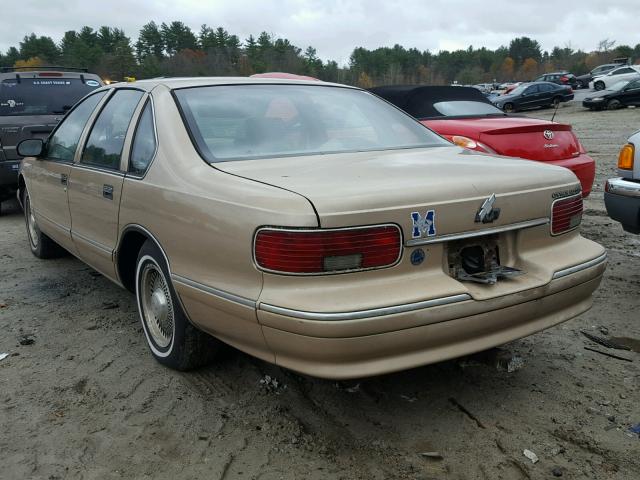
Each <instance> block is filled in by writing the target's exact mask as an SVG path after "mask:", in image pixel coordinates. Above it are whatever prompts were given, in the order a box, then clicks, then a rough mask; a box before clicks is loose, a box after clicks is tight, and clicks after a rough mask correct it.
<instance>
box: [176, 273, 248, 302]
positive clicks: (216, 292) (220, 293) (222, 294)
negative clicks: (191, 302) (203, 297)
mask: <svg viewBox="0 0 640 480" xmlns="http://www.w3.org/2000/svg"><path fill="white" fill-rule="evenodd" d="M171 279H172V280H173V281H174V282H176V283H181V284H182V285H186V286H187V287H191V288H195V289H197V290H200V291H202V292H205V293H208V294H210V295H213V296H215V297H218V298H222V299H224V300H229V301H231V302H234V303H238V304H240V305H244V306H245V307H251V308H253V309H255V308H256V302H255V301H254V300H251V299H249V298H246V297H241V296H240V295H235V294H233V293H229V292H226V291H224V290H220V289H218V288H214V287H209V286H208V285H204V284H202V283H199V282H196V281H194V280H191V279H189V278H187V277H183V276H182V275H178V274H176V273H172V274H171Z"/></svg>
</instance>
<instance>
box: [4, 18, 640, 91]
mask: <svg viewBox="0 0 640 480" xmlns="http://www.w3.org/2000/svg"><path fill="white" fill-rule="evenodd" d="M615 57H631V58H640V44H638V45H636V46H635V47H633V48H632V47H631V46H627V45H619V46H617V47H616V46H615V41H614V40H609V39H605V40H603V41H601V42H600V43H599V44H598V49H597V50H596V51H595V52H591V53H589V54H587V53H585V52H582V51H580V50H574V49H573V48H571V46H570V45H566V46H564V47H555V48H553V49H552V50H551V52H546V51H544V52H543V51H542V49H541V47H540V44H539V43H538V42H537V41H536V40H533V39H531V38H529V37H519V38H514V39H513V40H512V41H511V42H510V43H509V46H508V47H506V46H502V47H499V48H497V49H495V50H489V49H487V48H484V47H483V48H479V49H474V48H473V47H471V46H470V47H468V48H467V49H463V50H456V51H446V50H444V51H441V52H438V53H432V52H429V51H427V50H418V49H416V48H405V47H403V46H402V45H397V44H396V45H394V46H393V47H380V48H375V49H373V50H369V49H366V48H363V47H357V48H355V49H354V50H353V52H352V54H351V56H350V58H349V65H348V66H347V67H341V66H339V65H338V64H337V63H336V62H335V61H333V60H329V61H326V62H324V61H323V60H322V59H321V58H319V57H318V52H317V51H316V49H315V48H314V47H313V46H309V47H307V48H306V49H305V50H304V51H303V50H302V49H300V48H299V47H297V46H295V45H293V44H292V43H291V42H290V41H289V40H288V39H286V38H279V37H276V36H274V35H273V34H270V33H268V32H261V33H260V34H259V35H258V36H257V37H254V36H253V35H249V37H248V38H246V39H245V40H244V42H241V41H240V39H239V38H238V36H237V35H233V34H232V33H230V32H228V31H227V30H226V29H224V28H223V27H216V28H214V27H210V26H208V25H206V24H203V25H202V26H201V27H200V30H199V31H198V32H197V34H196V33H194V32H193V31H192V30H191V28H189V27H188V26H187V25H185V24H184V23H183V22H180V21H173V22H170V23H168V24H167V23H162V24H161V25H158V24H157V23H155V22H153V21H152V22H149V23H147V24H146V25H144V26H143V27H142V28H141V29H140V31H139V32H138V38H137V40H136V41H135V42H132V41H131V40H130V38H129V37H127V36H126V34H125V32H124V31H123V30H122V29H119V28H116V27H110V26H101V27H99V28H98V29H97V30H94V29H93V28H92V27H89V26H84V27H82V28H81V29H80V30H79V31H76V30H70V31H68V32H65V34H64V35H63V37H62V39H60V42H59V43H58V44H57V45H56V43H55V42H54V41H53V40H52V39H51V38H49V37H43V36H40V37H38V36H36V35H35V34H33V33H32V34H30V35H27V36H25V37H24V39H23V41H22V42H20V44H19V48H16V47H11V48H9V50H8V51H7V52H6V53H5V54H4V55H2V54H0V66H13V65H15V64H16V62H18V61H22V62H28V61H31V62H33V61H35V60H33V59H38V61H41V62H45V63H61V64H63V65H65V66H75V67H86V68H89V69H90V70H91V71H95V72H96V73H98V74H100V75H102V76H103V77H105V78H108V79H110V80H122V79H123V78H124V77H136V78H149V77H157V76H171V75H175V76H185V75H213V76H216V75H218V76H225V75H242V76H246V75H251V74H253V73H261V72H270V71H281V72H288V73H294V74H301V75H309V76H312V77H316V78H319V79H321V80H327V81H331V82H339V83H349V84H357V85H363V86H369V85H381V84H399V83H430V84H443V83H451V82H458V83H461V84H473V83H480V82H492V81H501V82H502V81H512V80H530V79H531V78H534V77H535V76H537V75H539V74H541V73H543V72H546V71H552V70H560V69H566V70H570V71H572V72H573V73H575V74H576V75H579V74H582V73H585V72H587V71H589V70H590V69H592V68H593V67H595V66H597V65H599V64H601V63H607V62H610V61H611V60H612V59H613V58H615Z"/></svg>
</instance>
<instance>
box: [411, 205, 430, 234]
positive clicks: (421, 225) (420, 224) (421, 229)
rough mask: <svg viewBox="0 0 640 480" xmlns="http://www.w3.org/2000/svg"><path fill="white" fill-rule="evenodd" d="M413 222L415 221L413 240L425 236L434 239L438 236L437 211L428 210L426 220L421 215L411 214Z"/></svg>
mask: <svg viewBox="0 0 640 480" xmlns="http://www.w3.org/2000/svg"><path fill="white" fill-rule="evenodd" d="M411 220H413V234H412V237H413V238H420V237H422V236H424V235H426V236H427V237H433V236H435V234H436V211H435V210H427V213H425V215H424V218H423V217H422V215H420V213H418V212H413V213H411Z"/></svg>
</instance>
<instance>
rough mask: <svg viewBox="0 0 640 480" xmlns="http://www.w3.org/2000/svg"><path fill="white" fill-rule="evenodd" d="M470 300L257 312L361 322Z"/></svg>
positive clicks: (264, 308)
mask: <svg viewBox="0 0 640 480" xmlns="http://www.w3.org/2000/svg"><path fill="white" fill-rule="evenodd" d="M467 300H472V297H471V295H469V294H468V293H461V294H459V295H451V296H448V297H441V298H434V299H431V300H423V301H421V302H414V303H405V304H402V305H393V306H390V307H380V308H371V309H368V310H356V311H353V312H335V313H321V312H307V311H303V310H294V309H291V308H284V307H278V306H276V305H271V304H269V303H260V304H259V305H258V310H262V311H264V312H269V313H276V314H279V315H285V316H287V317H293V318H300V319H303V320H319V321H328V320H329V321H340V320H361V319H364V318H371V317H381V316H384V315H396V314H399V313H406V312H413V311H415V310H422V309H424V308H430V307H439V306H443V305H450V304H452V303H459V302H466V301H467Z"/></svg>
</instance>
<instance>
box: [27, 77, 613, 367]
mask: <svg viewBox="0 0 640 480" xmlns="http://www.w3.org/2000/svg"><path fill="white" fill-rule="evenodd" d="M19 148H20V153H21V155H23V156H25V157H26V158H25V159H24V160H23V162H22V168H21V173H20V198H21V202H22V204H23V206H24V212H25V217H26V224H27V231H28V238H29V245H30V248H31V250H32V252H33V253H34V254H35V255H36V256H38V257H40V258H48V257H52V256H55V255H58V254H60V253H62V252H64V251H68V252H71V253H72V254H73V255H75V256H77V257H78V258H79V259H81V260H82V261H84V262H86V263H87V264H89V265H90V266H91V267H93V268H95V269H96V270H98V271H99V272H101V273H102V274H104V275H105V276H106V277H108V278H109V279H111V280H113V281H114V282H116V283H118V284H119V285H121V286H123V287H125V288H127V289H128V290H130V291H132V292H135V294H136V296H137V302H138V308H139V312H140V318H141V322H142V326H143V329H144V333H145V336H146V339H147V342H148V344H149V347H150V349H151V352H152V353H153V355H154V356H155V358H156V359H157V360H158V361H160V362H161V363H163V364H165V365H168V366H170V367H173V368H177V369H189V368H193V367H196V366H199V365H202V364H204V363H206V362H208V361H210V360H211V359H212V357H213V356H214V353H215V351H216V347H217V346H218V345H219V342H220V341H222V342H225V343H227V344H230V345H233V346H234V347H237V348H238V349H240V350H243V351H245V352H248V353H250V354H251V355H254V356H256V357H258V358H261V359H263V360H265V361H268V362H273V363H276V364H278V365H282V366H284V367H287V368H290V369H292V370H296V371H299V372H303V373H307V374H311V375H314V376H319V377H327V378H350V377H360V376H367V375H376V374H381V373H385V372H391V371H397V370H401V369H406V368H411V367H415V366H418V365H424V364H428V363H432V362H438V361H441V360H445V359H449V358H453V357H457V356H461V355H465V354H469V353H472V352H477V351H480V350H483V349H487V348H489V347H493V346H496V345H500V344H504V343H506V342H509V341H511V340H514V339H517V338H520V337H524V336H526V335H530V334H532V333H534V332H537V331H540V330H542V329H545V328H548V327H551V326H553V325H556V324H558V323H560V322H563V321H565V320H568V319H570V318H572V317H575V316H576V315H578V314H580V313H582V312H584V311H586V310H588V309H589V308H590V306H591V302H592V298H591V294H592V292H593V291H594V290H595V289H596V288H597V287H598V284H599V283H600V280H601V278H602V274H603V271H604V269H605V264H606V254H605V251H604V249H603V248H602V247H601V246H600V245H598V244H597V243H594V242H592V241H590V240H586V239H584V238H583V237H581V236H580V233H579V230H578V228H579V224H580V221H581V217H582V197H581V195H580V184H579V182H578V180H577V179H576V177H575V176H574V175H573V173H571V172H570V171H569V170H565V169H562V168H558V167H553V166H548V165H543V164H540V163H536V162H523V161H522V160H510V159H507V158H499V157H490V156H486V155H482V154H477V153H474V152H471V151H469V150H465V149H462V148H459V147H457V146H453V145H451V144H450V143H448V142H446V141H445V140H443V139H442V138H441V137H439V136H438V135H436V134H435V133H433V132H432V131H430V130H428V129H427V128H425V127H423V126H422V125H420V124H419V123H418V122H417V121H415V120H414V119H412V118H411V117H409V116H407V115H406V114H404V113H403V112H401V111H399V110H397V109H396V108H395V107H393V106H391V105H389V104H387V103H386V102H384V101H382V100H380V99H378V98H377V97H375V96H374V95H373V94H371V93H368V92H365V91H362V90H360V89H357V88H351V87H346V86H343V85H334V84H329V83H323V82H305V81H300V80H281V79H259V78H198V79H156V80H148V81H139V82H135V83H131V84H116V85H110V86H108V87H104V88H101V89H98V90H96V91H94V92H93V93H91V94H90V95H88V96H87V97H85V98H84V99H83V100H82V101H81V102H79V103H78V104H77V105H76V106H75V107H74V108H73V110H72V111H70V112H69V113H68V114H67V116H66V117H65V118H64V120H63V121H62V122H61V123H60V125H59V126H58V127H57V129H56V130H55V131H54V132H53V133H52V134H51V135H50V137H49V138H48V140H47V141H46V142H44V143H43V142H42V141H40V140H26V141H24V142H23V143H21V144H20V147H19Z"/></svg>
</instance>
